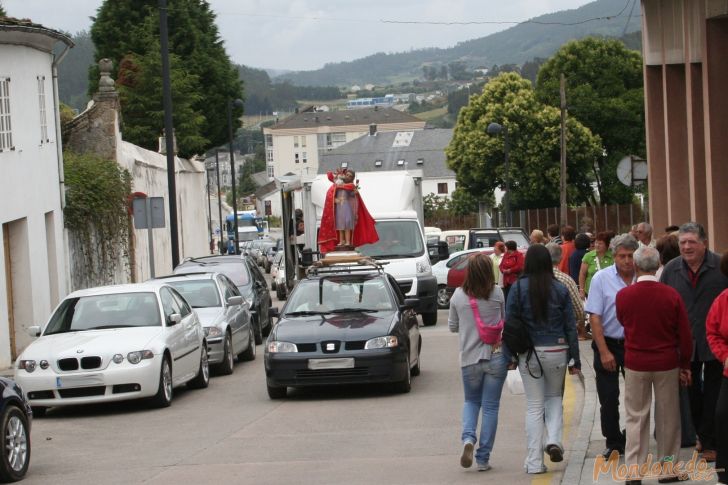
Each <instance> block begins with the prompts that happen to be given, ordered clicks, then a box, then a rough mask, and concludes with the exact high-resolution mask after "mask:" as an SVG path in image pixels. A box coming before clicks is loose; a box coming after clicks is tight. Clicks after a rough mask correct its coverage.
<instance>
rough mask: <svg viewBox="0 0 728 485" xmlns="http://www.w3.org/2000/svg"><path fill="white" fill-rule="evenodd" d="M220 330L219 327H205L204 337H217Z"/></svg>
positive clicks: (220, 333)
mask: <svg viewBox="0 0 728 485" xmlns="http://www.w3.org/2000/svg"><path fill="white" fill-rule="evenodd" d="M221 335H222V330H220V328H219V327H205V337H219V336H221Z"/></svg>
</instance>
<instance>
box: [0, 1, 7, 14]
mask: <svg viewBox="0 0 728 485" xmlns="http://www.w3.org/2000/svg"><path fill="white" fill-rule="evenodd" d="M7 15H8V14H6V13H5V9H4V8H3V5H2V3H0V17H7Z"/></svg>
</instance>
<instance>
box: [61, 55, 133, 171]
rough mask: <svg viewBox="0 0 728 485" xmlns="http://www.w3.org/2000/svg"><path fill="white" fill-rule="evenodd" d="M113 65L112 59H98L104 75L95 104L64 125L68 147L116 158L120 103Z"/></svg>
mask: <svg viewBox="0 0 728 485" xmlns="http://www.w3.org/2000/svg"><path fill="white" fill-rule="evenodd" d="M112 66H113V64H112V62H111V60H109V59H101V60H100V61H99V71H100V73H101V78H100V79H99V90H98V91H97V92H96V93H95V94H94V96H93V104H92V105H91V107H89V108H87V109H86V110H85V111H84V112H82V113H81V114H79V115H78V116H76V117H75V118H74V119H73V121H71V122H70V123H69V124H68V125H67V126H66V127H65V129H66V130H67V132H68V143H66V148H68V149H69V150H72V151H74V152H77V153H94V154H96V155H98V156H100V157H103V158H105V159H108V160H116V144H117V139H118V135H119V113H120V105H119V93H117V92H116V89H115V87H114V80H113V79H111V68H112Z"/></svg>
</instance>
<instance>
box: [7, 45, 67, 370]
mask: <svg viewBox="0 0 728 485" xmlns="http://www.w3.org/2000/svg"><path fill="white" fill-rule="evenodd" d="M51 63H52V58H51V56H50V55H49V54H47V53H43V52H41V51H38V50H35V49H32V48H29V47H24V46H18V45H6V44H2V45H0V77H10V78H11V82H10V112H11V117H12V118H11V121H12V127H13V144H14V146H15V150H12V151H3V152H0V170H2V177H0V223H2V224H3V225H5V224H7V223H12V222H13V221H20V220H23V219H25V223H26V224H27V234H26V235H25V236H22V235H20V236H18V234H17V233H16V234H15V236H14V237H13V238H12V239H13V240H12V241H10V243H11V244H10V245H11V254H9V255H6V254H5V245H4V244H0V368H5V367H8V366H9V365H10V363H11V351H10V348H11V344H10V342H11V338H13V336H12V335H11V334H10V330H9V325H10V323H9V322H10V317H9V315H10V312H11V311H12V308H10V307H9V306H8V297H7V295H8V282H7V281H6V275H8V274H9V273H12V272H11V271H9V270H10V269H12V268H6V261H9V260H11V259H12V258H15V261H16V263H17V261H23V260H25V261H27V266H26V265H25V264H22V266H24V267H22V268H20V267H17V264H16V265H15V266H16V270H17V271H20V272H22V273H23V274H22V275H18V274H16V275H15V277H22V278H27V281H28V282H29V284H30V286H29V292H28V295H23V294H22V292H25V290H24V289H23V287H24V286H25V285H24V284H21V285H19V286H20V287H19V288H17V290H18V291H19V292H21V295H20V296H22V297H23V300H25V298H28V297H32V300H30V301H24V302H23V308H18V309H17V310H18V311H17V312H16V313H17V314H18V315H19V316H20V317H21V318H20V319H17V318H16V320H15V336H16V337H17V338H16V339H15V340H16V344H17V346H16V350H17V352H18V353H19V352H20V351H22V349H23V348H24V347H25V346H26V345H27V344H28V343H29V342H30V340H31V338H30V337H29V336H27V333H26V332H25V329H26V328H27V327H29V326H31V325H38V324H42V323H44V322H45V321H46V320H47V318H48V316H49V315H50V313H51V311H52V309H53V308H54V307H55V305H56V304H57V301H52V300H54V299H55V298H52V297H51V294H52V292H51V287H52V286H55V291H54V292H53V293H55V295H57V298H63V297H64V296H65V295H66V274H67V270H66V255H65V252H64V243H63V214H62V212H61V193H60V185H59V180H60V177H59V169H58V155H57V153H58V152H57V146H56V143H57V140H56V129H55V120H56V118H55V114H54V113H55V107H54V100H53V85H52V73H51ZM37 76H45V108H46V122H47V126H48V139H49V141H48V142H45V141H44V142H43V143H41V135H40V133H41V131H40V130H41V128H40V106H39V99H38V84H37V78H36V77H37ZM46 213H51V214H52V215H51V216H50V217H51V218H52V220H53V224H52V227H53V231H52V232H53V234H49V235H46ZM20 224H23V223H22V222H20ZM5 227H10V226H5ZM13 227H18V226H13ZM21 232H22V231H21ZM47 236H48V239H50V240H52V241H53V242H54V246H55V251H56V254H55V257H53V256H51V258H50V259H51V260H53V259H55V261H56V263H57V266H58V267H57V268H55V270H51V269H50V268H49V263H48V261H49V254H48V249H47V244H46V241H47ZM0 237H2V236H0ZM22 245H27V246H26V247H25V248H23V247H18V246H22ZM22 253H27V254H28V255H29V257H28V258H22V257H21V256H22ZM50 275H55V277H56V279H57V281H55V282H51V281H50ZM16 296H18V294H17V293H16Z"/></svg>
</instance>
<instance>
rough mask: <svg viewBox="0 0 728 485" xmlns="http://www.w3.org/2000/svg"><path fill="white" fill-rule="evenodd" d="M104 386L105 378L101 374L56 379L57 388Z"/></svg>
mask: <svg viewBox="0 0 728 485" xmlns="http://www.w3.org/2000/svg"><path fill="white" fill-rule="evenodd" d="M103 384H104V378H103V377H102V376H101V374H90V375H86V376H66V377H56V387H57V388H58V389H61V388H63V387H85V386H99V385H103Z"/></svg>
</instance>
